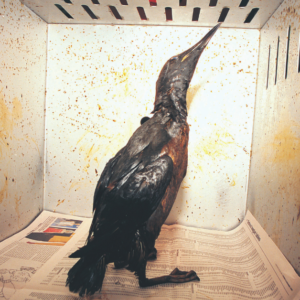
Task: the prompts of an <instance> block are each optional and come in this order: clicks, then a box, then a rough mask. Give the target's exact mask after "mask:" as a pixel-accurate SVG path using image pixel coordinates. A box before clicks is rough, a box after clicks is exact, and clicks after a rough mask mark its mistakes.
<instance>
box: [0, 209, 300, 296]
mask: <svg viewBox="0 0 300 300" xmlns="http://www.w3.org/2000/svg"><path fill="white" fill-rule="evenodd" d="M90 223H91V218H80V217H74V216H69V215H62V214H57V213H51V212H47V211H44V212H43V213H42V214H41V215H40V216H39V217H38V218H37V219H36V220H35V221H34V222H33V223H32V224H31V225H30V226H29V227H27V228H26V229H25V230H23V231H22V232H20V233H17V234H16V235H14V236H13V237H11V238H9V239H7V240H5V241H3V242H2V243H0V299H1V300H2V299H3V300H4V299H5V300H8V299H11V300H21V299H26V300H37V299H42V300H44V299H45V300H46V299H47V300H49V299H53V300H54V299H60V300H65V299H66V300H75V299H82V298H80V297H79V296H78V295H76V294H73V293H70V292H69V291H68V288H67V287H65V282H66V278H67V273H68V271H69V269H70V268H71V267H72V266H73V265H74V263H75V262H76V259H71V258H69V257H68V256H69V255H70V254H71V253H72V252H73V251H75V250H76V249H78V248H79V247H81V246H82V245H83V244H84V243H85V240H86V237H87V233H88V230H89V227H90ZM156 248H157V250H158V257H157V260H155V261H151V262H148V264H147V273H146V274H147V277H148V278H152V277H157V276H162V275H167V274H169V273H170V272H171V271H172V270H173V269H174V268H175V267H178V268H179V269H180V270H184V271H189V270H194V271H196V272H197V274H198V276H199V277H200V279H201V281H200V282H196V281H195V282H189V283H184V284H164V285H159V286H155V287H149V288H140V287H139V285H138V280H137V278H136V276H135V275H134V274H133V273H132V272H130V271H128V270H126V269H115V268H114V266H113V264H109V265H108V267H107V271H106V276H105V279H104V283H103V287H102V291H101V292H100V293H97V294H95V295H93V296H90V297H88V299H107V300H108V299H125V300H126V299H128V300H129V299H134V300H135V299H161V300H167V299H192V300H198V299H199V300H202V299H215V300H218V299H278V300H280V299H284V300H289V299H297V300H299V299H300V278H299V277H298V276H297V274H296V273H295V271H294V270H293V268H292V266H291V265H290V264H289V263H288V261H287V260H286V259H285V257H284V256H283V254H282V253H281V252H280V250H279V249H278V248H277V247H276V245H275V244H274V243H273V242H272V240H271V239H270V238H269V237H268V235H267V233H266V232H265V231H264V230H263V229H262V227H261V226H260V225H259V223H258V222H257V221H256V220H255V218H254V217H253V216H252V215H251V213H250V212H248V213H247V215H246V217H245V219H244V221H243V222H242V224H241V225H240V226H239V227H237V228H236V229H234V230H232V231H230V232H220V231H212V230H204V229H198V228H190V227H185V226H181V225H171V226H166V225H164V226H163V228H162V231H161V234H160V236H159V238H158V239H157V241H156Z"/></svg>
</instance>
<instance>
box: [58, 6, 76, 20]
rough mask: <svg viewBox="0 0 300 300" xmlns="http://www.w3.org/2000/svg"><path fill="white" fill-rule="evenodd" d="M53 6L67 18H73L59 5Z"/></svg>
mask: <svg viewBox="0 0 300 300" xmlns="http://www.w3.org/2000/svg"><path fill="white" fill-rule="evenodd" d="M55 6H56V7H57V8H58V9H59V10H60V11H61V12H62V13H63V14H64V15H65V16H66V17H67V18H68V19H73V17H72V16H71V15H70V14H69V13H68V12H67V11H66V10H65V9H64V8H63V7H62V6H61V5H59V4H55Z"/></svg>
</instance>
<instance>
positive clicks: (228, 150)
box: [194, 128, 240, 160]
mask: <svg viewBox="0 0 300 300" xmlns="http://www.w3.org/2000/svg"><path fill="white" fill-rule="evenodd" d="M239 148H240V146H238V145H236V143H235V140H234V137H233V136H232V135H231V134H230V133H229V132H228V131H227V130H226V129H224V128H215V129H214V130H213V131H212V133H211V134H210V136H208V137H205V138H204V139H203V140H202V141H200V142H198V144H197V145H196V147H195V149H194V153H195V155H196V156H198V157H201V158H204V157H205V156H209V157H210V158H212V159H213V160H216V159H224V160H229V159H233V158H234V156H235V155H236V153H237V151H238V150H239Z"/></svg>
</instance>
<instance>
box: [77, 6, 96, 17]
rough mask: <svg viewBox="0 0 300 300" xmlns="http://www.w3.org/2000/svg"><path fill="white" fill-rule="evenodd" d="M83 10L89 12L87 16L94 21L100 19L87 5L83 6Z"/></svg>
mask: <svg viewBox="0 0 300 300" xmlns="http://www.w3.org/2000/svg"><path fill="white" fill-rule="evenodd" d="M81 6H82V7H83V9H84V10H85V11H86V12H87V14H88V15H89V16H90V17H91V19H93V20H97V19H98V17H97V16H96V15H95V14H94V13H93V12H92V11H91V9H90V8H89V7H88V6H87V5H81Z"/></svg>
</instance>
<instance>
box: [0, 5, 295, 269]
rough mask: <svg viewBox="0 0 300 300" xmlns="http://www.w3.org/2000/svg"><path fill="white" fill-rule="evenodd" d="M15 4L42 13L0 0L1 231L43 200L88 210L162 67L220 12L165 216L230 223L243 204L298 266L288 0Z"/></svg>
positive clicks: (191, 95) (44, 205) (148, 104)
mask: <svg viewBox="0 0 300 300" xmlns="http://www.w3.org/2000/svg"><path fill="white" fill-rule="evenodd" d="M24 2H25V5H26V6H28V7H29V8H30V9H32V10H33V11H35V12H36V13H37V14H38V15H40V16H41V18H43V19H41V18H40V17H38V16H37V15H36V14H35V13H34V12H32V11H31V10H30V9H29V8H27V7H26V6H25V5H24V4H21V3H20V2H19V1H18V0H1V1H0V20H1V21H0V51H1V56H0V239H1V240H2V239H5V238H6V237H8V236H10V235H12V234H14V233H15V232H17V231H19V230H21V229H22V228H24V227H25V226H27V225H28V224H29V223H30V222H31V221H32V220H33V219H34V218H35V217H36V216H37V215H38V214H39V213H40V212H41V211H42V210H43V209H45V210H50V211H55V212H62V213H67V214H72V215H78V216H91V214H92V199H93V193H94V188H95V185H96V182H97V180H98V178H99V174H101V171H102V169H103V167H104V165H105V163H106V162H107V161H108V159H109V158H111V157H112V156H113V155H114V154H115V153H116V152H117V151H118V150H119V149H120V148H121V147H122V146H124V145H125V144H126V142H127V140H128V139H129V137H130V136H131V135H132V133H133V132H134V130H135V129H136V128H137V127H138V126H139V122H140V119H141V118H142V117H143V116H145V115H149V114H150V112H151V111H152V109H153V102H154V95H155V82H156V79H157V77H158V74H159V72H160V70H161V68H162V66H163V64H164V63H165V62H166V60H168V59H169V58H170V57H171V56H173V55H175V54H177V53H180V52H182V51H183V50H185V49H187V48H189V47H190V46H191V45H192V44H194V43H196V42H197V41H198V40H200V39H201V38H202V36H203V35H204V34H205V33H206V32H207V31H208V30H209V28H210V27H212V26H214V25H215V24H216V23H217V22H218V21H223V24H222V26H221V28H220V29H219V31H218V32H217V33H216V35H215V36H214V38H213V40H212V41H211V42H210V44H209V46H208V47H207V49H206V50H205V52H204V53H203V55H202V57H201V59H200V61H199V63H198V66H197V70H196V72H195V74H194V77H193V80H192V82H191V85H190V89H189V91H188V97H187V102H188V110H189V117H188V122H189V124H190V142H189V166H188V172H187V176H186V178H185V179H184V181H183V183H182V186H181V188H180V191H179V194H178V197H177V200H176V202H175V204H174V207H173V209H172V211H171V214H170V216H169V218H168V220H167V223H169V224H171V223H179V224H183V225H188V226H195V227H202V228H208V229H216V230H230V229H233V228H235V227H236V226H238V225H239V223H240V222H241V221H242V219H243V218H244V216H245V212H246V209H247V207H248V208H249V209H250V211H251V212H252V213H253V214H254V216H255V217H256V219H257V220H258V221H259V222H260V223H261V225H262V226H263V227H264V229H265V230H266V231H267V233H268V234H269V235H270V236H271V238H272V239H273V240H274V242H275V243H276V244H277V246H278V247H279V248H280V249H281V251H282V252H283V254H284V255H286V257H287V258H288V259H289V261H290V262H291V264H292V265H293V266H294V268H295V269H296V270H298V272H299V271H300V258H299V253H300V245H299V238H300V226H299V225H300V171H299V170H300V117H299V111H298V110H299V109H300V62H299V56H300V51H299V42H300V35H299V33H300V1H299V0H285V1H282V0H276V1H275V0H272V1H271V0H269V1H258V0H250V1H246V0H243V1H242V0H232V1H230V0H219V1H214V0H211V1H209V0H201V1H200V0H199V1H196V0H187V1H173V0H172V1H170V0H161V1H159V0H157V1H146V0H143V1H140V0H139V1H138V0H127V1H125V0H122V1H119V0H114V1H108V0H105V1H104V0H103V1H102V0H99V3H100V4H97V1H95V0H94V1H90V0H71V1H68V0H65V1H62V0H57V1H54V0H51V1H50V0H49V1H41V0H25V1H24ZM68 2H71V3H69V4H68ZM262 2H263V3H262ZM155 3H156V5H155ZM110 6H111V7H110ZM87 7H88V8H87ZM112 7H114V8H112ZM137 7H139V10H138V9H137ZM62 8H63V9H62ZM140 8H143V10H141V9H140ZM166 8H167V9H166ZM195 8H196V10H195ZM198 8H199V9H198ZM224 8H225V10H224ZM257 8H258V9H259V10H258V11H257ZM253 9H254V11H253ZM62 10H64V12H62ZM116 11H117V12H118V14H119V15H118V14H116ZM141 11H143V12H141ZM170 11H171V12H172V13H171V15H170ZM255 11H257V13H256V15H255V16H254V18H253V19H252V21H251V22H248V23H247V22H246V23H245V21H246V20H247V18H248V17H249V14H250V16H251V12H252V13H255ZM66 12H67V14H69V15H66V14H65V13H66ZM91 12H92V13H91ZM139 12H140V14H139ZM197 12H200V14H199V16H198V18H197ZM143 13H144V14H143ZM226 13H227V15H226ZM70 16H71V17H72V18H70ZM119 17H120V18H119ZM220 17H221V20H220ZM224 17H225V20H224ZM143 18H144V19H143ZM193 18H194V21H193ZM222 18H223V20H222ZM166 19H169V21H167V20H166ZM171 19H172V20H171ZM44 20H45V21H44ZM46 21H47V22H48V23H47V22H46ZM247 21H249V19H248V20H247Z"/></svg>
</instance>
